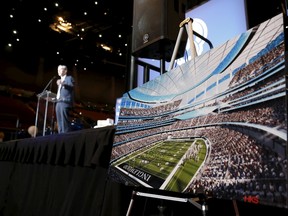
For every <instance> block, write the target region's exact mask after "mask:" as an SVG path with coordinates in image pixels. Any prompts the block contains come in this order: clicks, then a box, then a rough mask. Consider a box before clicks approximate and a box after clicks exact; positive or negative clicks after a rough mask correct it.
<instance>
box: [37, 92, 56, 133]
mask: <svg viewBox="0 0 288 216" xmlns="http://www.w3.org/2000/svg"><path fill="white" fill-rule="evenodd" d="M56 96H57V95H56V94H55V93H52V92H51V91H48V90H45V91H43V92H42V93H40V94H38V95H37V97H38V102H37V110H36V118H35V126H36V128H37V129H38V130H39V132H41V130H40V128H43V130H42V135H43V136H45V134H46V133H47V134H52V133H53V131H54V107H55V102H56V101H57V99H56ZM36 131H37V130H35V133H37V132H36ZM34 135H35V136H36V134H34Z"/></svg>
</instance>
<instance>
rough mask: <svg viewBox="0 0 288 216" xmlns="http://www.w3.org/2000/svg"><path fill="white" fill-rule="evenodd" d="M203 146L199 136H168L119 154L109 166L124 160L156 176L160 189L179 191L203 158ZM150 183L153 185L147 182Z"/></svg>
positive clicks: (185, 184) (122, 162) (203, 142)
mask: <svg viewBox="0 0 288 216" xmlns="http://www.w3.org/2000/svg"><path fill="white" fill-rule="evenodd" d="M206 154H207V147H206V144H205V141H204V140H203V139H199V138H197V139H182V140H180V139H170V140H165V141H162V142H158V143H154V144H153V145H150V146H149V147H145V148H143V149H140V150H138V151H137V152H134V153H133V154H130V155H128V156H125V157H123V158H121V160H119V161H118V162H117V164H113V166H121V164H124V163H125V164H127V165H129V167H133V169H137V170H141V171H143V172H145V173H149V174H150V175H152V176H154V177H157V178H159V179H160V180H161V182H162V183H161V187H160V188H161V189H164V190H170V191H176V192H182V191H183V190H184V189H185V188H186V187H187V185H188V184H189V182H190V181H191V180H192V178H193V176H194V175H195V173H196V172H197V170H198V169H199V167H200V165H201V164H202V163H203V162H204V160H205V157H206ZM151 187H153V188H155V185H153V183H151Z"/></svg>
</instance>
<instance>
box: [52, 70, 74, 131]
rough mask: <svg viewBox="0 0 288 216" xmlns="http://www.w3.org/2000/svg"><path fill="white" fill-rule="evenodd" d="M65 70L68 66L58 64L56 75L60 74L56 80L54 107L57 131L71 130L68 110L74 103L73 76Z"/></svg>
mask: <svg viewBox="0 0 288 216" xmlns="http://www.w3.org/2000/svg"><path fill="white" fill-rule="evenodd" d="M67 72H68V68H67V66H66V65H59V66H58V75H59V76H60V79H58V80H57V81H56V83H57V85H58V92H57V103H56V107H55V112H56V118H57V126H58V133H66V132H69V131H71V122H70V118H69V112H70V111H71V109H72V107H73V103H74V78H73V77H72V76H70V75H67Z"/></svg>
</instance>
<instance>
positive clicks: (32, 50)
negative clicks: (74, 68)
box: [0, 0, 133, 67]
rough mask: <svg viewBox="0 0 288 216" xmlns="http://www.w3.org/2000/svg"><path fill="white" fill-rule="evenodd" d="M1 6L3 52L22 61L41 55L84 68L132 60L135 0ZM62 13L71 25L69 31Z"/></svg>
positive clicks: (28, 0)
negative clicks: (128, 58)
mask: <svg viewBox="0 0 288 216" xmlns="http://www.w3.org/2000/svg"><path fill="white" fill-rule="evenodd" d="M56 3H57V5H56ZM0 10H1V21H0V22H1V28H2V31H1V42H0V43H1V53H2V54H4V55H5V56H7V57H8V58H10V59H14V60H15V59H17V62H18V61H21V63H22V64H21V65H27V66H28V65H29V64H30V63H31V64H33V59H34V58H38V57H39V56H41V57H43V58H45V61H46V62H50V61H51V62H54V64H55V63H56V62H58V63H60V62H65V63H66V64H77V65H78V66H83V67H84V66H85V67H90V66H92V67H93V65H94V67H99V66H101V64H103V63H110V64H114V65H118V66H123V65H124V66H125V64H126V57H127V56H126V55H127V49H128V45H129V43H128V40H129V37H130V35H131V28H132V14H133V0H125V4H124V5H123V1H117V0H98V1H92V0H81V1H80V0H70V1H68V0H57V1H51V0H39V1H36V0H10V1H7V2H6V3H5V6H3V5H2V6H1V9H0ZM58 17H62V18H63V19H64V22H62V27H63V26H64V25H66V24H67V23H70V24H71V29H69V30H68V31H63V30H62V29H61V24H60V25H59V22H57V18H58ZM57 24H58V26H60V28H58V27H57ZM14 31H16V32H14ZM8 44H11V45H12V46H11V47H9V46H8ZM103 46H107V47H110V48H111V49H112V50H111V51H107V50H105V49H103ZM2 51H4V52H2ZM21 59H22V60H21ZM25 62H26V63H25ZM54 64H53V65H54ZM56 64H57V63H56Z"/></svg>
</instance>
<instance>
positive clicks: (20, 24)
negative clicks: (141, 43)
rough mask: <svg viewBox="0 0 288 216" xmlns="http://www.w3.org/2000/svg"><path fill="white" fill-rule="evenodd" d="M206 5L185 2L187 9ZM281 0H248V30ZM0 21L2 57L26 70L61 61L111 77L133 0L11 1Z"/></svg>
mask: <svg viewBox="0 0 288 216" xmlns="http://www.w3.org/2000/svg"><path fill="white" fill-rule="evenodd" d="M206 1H207V0H187V1H186V4H187V9H191V8H193V7H196V6H197V5H200V4H202V3H205V2H206ZM279 1H280V0H277V1H274V0H269V1H267V2H266V3H265V5H266V6H265V7H264V6H262V9H261V10H259V8H258V7H259V5H258V4H256V3H253V2H255V1H253V0H246V5H247V12H248V19H249V20H248V22H249V25H250V27H253V26H254V25H257V24H259V23H260V22H262V21H264V20H266V19H268V18H269V17H272V15H273V14H272V13H273V12H275V13H277V12H278V11H280V10H279V5H280V4H279ZM56 3H57V5H56ZM276 11H277V12H276ZM275 13H274V14H275ZM60 16H61V17H62V18H63V19H64V22H63V23H62V24H63V25H66V24H67V23H71V29H70V30H69V31H66V32H65V31H63V30H61V29H60V28H58V27H56V25H57V17H60ZM265 16H266V17H265ZM0 23H1V36H0V37H1V40H0V55H1V57H4V58H6V59H8V60H9V61H11V62H13V63H14V64H16V65H17V67H18V68H20V69H21V70H23V71H25V72H28V73H32V74H33V73H36V72H37V70H38V62H39V57H43V59H45V64H46V67H49V66H50V67H52V68H53V67H55V65H57V64H59V63H65V64H67V65H77V67H81V68H82V69H83V68H85V70H86V69H87V70H89V68H90V69H91V70H93V71H95V72H96V73H97V71H100V72H101V71H103V70H102V69H103V68H105V72H106V73H108V74H109V71H110V72H111V71H112V74H111V75H113V76H114V75H119V76H120V77H125V76H126V75H127V68H128V69H129V67H127V64H128V62H129V60H130V57H131V54H130V50H131V45H130V43H131V37H132V23H133V0H125V1H120V0H98V1H97V0H94V1H93V0H57V1H53V0H9V1H6V2H5V4H2V5H1V8H0ZM58 25H59V22H58ZM60 27H61V26H60ZM62 27H63V26H62ZM14 31H15V32H14ZM9 44H10V45H11V47H10V46H9ZM103 46H107V47H110V48H111V51H107V50H105V49H103ZM99 68H101V70H99Z"/></svg>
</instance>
